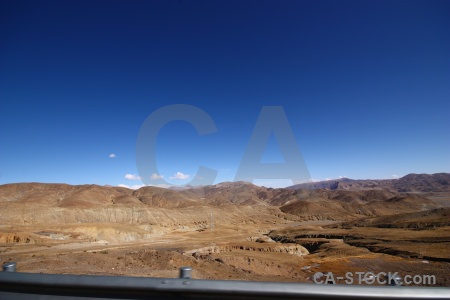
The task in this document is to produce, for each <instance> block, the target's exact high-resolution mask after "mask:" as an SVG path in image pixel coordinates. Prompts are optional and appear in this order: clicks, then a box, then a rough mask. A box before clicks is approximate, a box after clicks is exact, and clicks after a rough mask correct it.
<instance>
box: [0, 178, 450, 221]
mask: <svg viewBox="0 0 450 300" xmlns="http://www.w3.org/2000/svg"><path fill="white" fill-rule="evenodd" d="M448 175H449V174H434V175H414V174H411V175H407V176H405V177H403V178H401V179H399V180H397V181H389V182H390V183H389V185H388V184H387V183H384V181H383V182H382V183H380V182H379V181H370V182H369V181H365V183H364V188H362V186H363V185H362V183H361V181H351V180H349V179H345V180H341V181H339V182H340V183H343V184H344V183H345V185H346V188H344V187H343V186H340V187H339V186H338V187H337V188H333V187H328V188H325V189H293V188H292V187H291V188H284V189H283V188H278V189H273V188H266V187H260V186H256V185H253V184H251V183H248V182H224V183H220V184H216V185H210V186H201V187H186V188H182V189H181V188H180V189H163V188H157V187H151V186H146V187H143V188H140V189H138V190H130V189H126V188H122V187H111V186H98V185H76V186H72V185H67V184H42V183H18V184H5V185H1V186H0V204H1V205H2V210H3V214H2V216H1V217H0V221H3V222H4V223H5V224H8V223H16V224H17V223H18V224H30V223H36V222H44V223H45V222H51V223H72V222H83V223H85V222H116V221H119V222H131V223H133V222H134V223H136V224H138V223H142V224H144V223H145V224H149V223H150V224H172V225H173V224H179V226H194V227H196V228H200V227H201V226H204V224H205V222H207V219H208V215H209V214H210V212H216V214H217V215H220V217H217V218H218V222H221V221H223V222H232V223H235V222H242V221H244V222H247V221H251V222H270V220H271V218H280V217H281V218H283V219H285V220H336V221H350V220H355V219H359V218H362V217H377V216H386V215H393V214H400V213H409V212H415V211H423V210H429V209H434V208H439V207H441V205H440V204H438V203H435V202H433V201H432V200H430V199H429V198H426V197H425V196H424V195H420V194H414V193H399V192H398V191H397V190H402V191H410V190H411V191H417V190H424V191H434V190H438V191H441V190H444V189H445V188H446V187H447V184H448V181H447V178H448ZM354 182H359V183H358V185H352V184H354ZM372 182H377V184H378V185H377V186H376V188H374V189H368V187H369V186H371V185H372ZM326 184H329V182H326ZM383 185H384V186H387V188H381V187H382V186H383ZM355 186H356V190H355V191H352V190H349V189H350V188H355ZM315 187H318V185H317V186H315ZM208 212H209V213H208ZM182 224H184V225H182ZM199 224H202V225H199Z"/></svg>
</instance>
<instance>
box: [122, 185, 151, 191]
mask: <svg viewBox="0 0 450 300" xmlns="http://www.w3.org/2000/svg"><path fill="white" fill-rule="evenodd" d="M118 186H120V187H124V188H127V189H132V190H137V189H140V188H141V187H144V186H145V184H135V185H126V184H119V185H118Z"/></svg>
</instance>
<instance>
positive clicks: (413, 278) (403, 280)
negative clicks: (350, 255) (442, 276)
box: [313, 272, 436, 285]
mask: <svg viewBox="0 0 450 300" xmlns="http://www.w3.org/2000/svg"><path fill="white" fill-rule="evenodd" d="M313 281H314V283H316V284H339V283H341V284H342V283H343V284H357V285H359V284H366V285H436V276H435V275H424V274H416V275H411V274H407V275H405V276H404V277H402V276H400V275H399V274H398V272H387V273H386V272H379V273H373V272H347V273H345V275H344V276H338V275H335V274H333V273H332V272H327V273H322V272H316V273H315V274H314V276H313Z"/></svg>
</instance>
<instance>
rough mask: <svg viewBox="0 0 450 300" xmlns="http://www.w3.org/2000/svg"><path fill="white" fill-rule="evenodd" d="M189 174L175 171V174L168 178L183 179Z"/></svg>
mask: <svg viewBox="0 0 450 300" xmlns="http://www.w3.org/2000/svg"><path fill="white" fill-rule="evenodd" d="M189 176H190V175H187V174H183V173H182V172H177V173H176V174H175V175H173V176H171V177H170V179H176V180H183V179H188V178H189Z"/></svg>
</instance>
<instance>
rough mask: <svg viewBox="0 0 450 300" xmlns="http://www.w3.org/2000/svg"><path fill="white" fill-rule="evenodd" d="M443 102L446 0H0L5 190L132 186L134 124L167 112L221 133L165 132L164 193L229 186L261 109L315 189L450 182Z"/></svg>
mask: <svg viewBox="0 0 450 300" xmlns="http://www.w3.org/2000/svg"><path fill="white" fill-rule="evenodd" d="M449 100H450V1H433V0H430V1H395V0H389V1H381V0H376V1H188V0H179V1H170V0H167V1H129V2H128V1H80V0H77V1H17V0H14V1H13V0H10V1H3V0H2V1H0V101H1V106H0V122H1V123H0V137H1V140H0V184H4V183H12V182H30V181H33V182H64V183H69V184H85V183H94V184H101V185H103V184H109V185H119V184H124V185H128V186H132V185H139V184H142V182H141V181H140V180H132V178H135V177H137V176H138V173H137V172H138V171H137V168H136V155H135V153H136V140H137V135H138V132H139V128H140V127H141V125H142V123H143V122H144V120H145V119H146V118H147V117H148V116H149V115H150V114H151V113H152V112H154V111H155V110H156V109H158V108H161V107H164V106H166V105H170V104H189V105H194V106H197V107H199V108H201V109H203V110H204V111H206V112H207V113H208V114H209V115H210V116H211V117H212V119H213V120H214V122H215V123H216V126H217V129H218V131H217V133H215V134H211V135H207V136H201V137H199V136H198V135H197V133H196V131H195V129H194V128H193V127H192V126H191V125H189V124H188V123H186V122H181V121H177V122H173V123H170V124H168V125H167V126H166V127H164V128H163V130H162V131H161V133H160V135H159V138H158V143H157V164H158V169H159V172H160V174H161V175H163V176H164V178H165V179H167V180H168V181H170V182H171V183H174V184H183V183H186V182H188V181H189V180H191V179H192V177H193V176H194V174H195V173H196V172H197V167H198V165H204V166H206V167H209V168H212V169H216V170H217V171H218V172H219V173H218V177H217V179H216V182H221V181H232V180H233V179H234V176H235V173H236V170H237V168H238V166H239V164H240V161H241V159H242V156H243V154H244V151H245V149H246V147H247V144H248V141H249V139H250V136H251V134H252V131H253V129H254V126H255V123H256V120H257V118H258V115H259V112H260V110H261V107H262V106H270V105H274V106H283V107H284V110H285V112H286V115H287V118H288V120H289V123H290V125H291V127H292V130H293V131H294V134H295V137H296V140H297V143H298V145H299V147H300V149H301V153H302V155H303V157H304V160H305V162H306V165H307V167H308V169H309V172H310V174H311V177H312V178H313V179H325V178H338V177H339V176H346V177H350V178H392V177H393V176H394V177H395V176H402V175H406V174H408V173H435V172H449V171H450V156H449V153H450V138H449V137H450V135H449V129H450V101H449ZM110 154H115V157H112V158H111V157H109V156H110ZM280 160H281V161H282V156H281V155H280V153H279V151H278V148H277V143H276V139H275V140H271V142H270V143H269V145H268V147H267V151H266V153H265V157H264V161H267V162H271V161H273V162H278V161H280ZM177 172H181V173H179V174H184V175H189V176H190V177H189V178H187V179H185V180H175V179H174V180H171V179H170V177H175V176H174V175H175V174H176V173H177ZM127 174H128V176H126V175H127ZM132 175H135V176H132ZM125 177H127V178H130V179H127V178H125ZM178 177H183V176H178ZM264 184H265V185H272V186H280V185H286V184H288V183H283V182H279V181H274V182H270V180H269V181H266V182H264Z"/></svg>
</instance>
